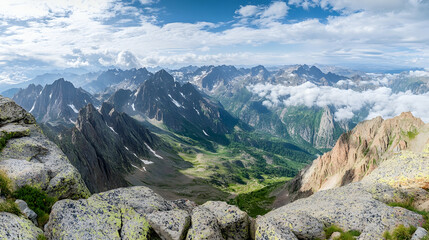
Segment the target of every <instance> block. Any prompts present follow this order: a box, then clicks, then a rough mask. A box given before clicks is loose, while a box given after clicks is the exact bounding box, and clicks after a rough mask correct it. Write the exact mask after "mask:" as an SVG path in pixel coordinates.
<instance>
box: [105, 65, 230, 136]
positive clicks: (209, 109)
mask: <svg viewBox="0 0 429 240" xmlns="http://www.w3.org/2000/svg"><path fill="white" fill-rule="evenodd" d="M127 95H128V96H127ZM109 102H111V103H113V104H114V105H115V106H116V107H121V108H120V109H121V110H122V111H125V112H127V113H130V114H131V115H135V114H137V113H142V114H144V116H145V117H147V118H149V119H155V120H157V121H161V122H162V123H163V124H165V126H167V127H168V128H169V129H171V130H173V131H175V132H176V133H179V134H182V135H185V136H187V137H191V138H194V139H200V140H201V141H207V139H208V140H214V141H219V142H223V143H225V142H226V141H227V140H226V138H225V137H224V135H225V134H226V133H230V132H232V130H233V128H234V126H235V125H236V124H237V120H236V119H234V118H233V117H232V116H231V115H230V114H229V113H228V112H227V111H225V110H224V109H223V107H222V106H220V105H218V104H216V103H214V102H212V101H210V100H209V99H208V98H205V97H203V96H202V95H201V93H200V92H198V91H197V90H196V89H195V88H194V87H193V86H192V85H191V84H189V83H187V84H184V85H181V84H180V83H178V82H175V81H174V79H173V77H172V76H171V75H170V74H168V73H167V72H166V71H164V70H161V71H159V72H157V73H156V74H155V75H154V76H153V77H151V78H150V79H148V80H147V81H145V82H144V83H143V84H142V85H141V86H140V87H139V88H138V89H137V90H136V91H134V92H125V91H123V90H120V91H118V92H117V93H116V94H114V95H113V96H112V97H111V98H110V99H109Z"/></svg>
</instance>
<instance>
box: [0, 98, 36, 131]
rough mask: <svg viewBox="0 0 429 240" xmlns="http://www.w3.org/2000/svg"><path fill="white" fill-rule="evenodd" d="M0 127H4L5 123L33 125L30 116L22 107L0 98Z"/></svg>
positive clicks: (32, 119)
mask: <svg viewBox="0 0 429 240" xmlns="http://www.w3.org/2000/svg"><path fill="white" fill-rule="evenodd" d="M0 122H1V124H0V125H5V124H7V123H13V122H14V123H25V124H32V123H35V122H36V120H35V119H34V117H33V116H31V114H29V113H27V111H25V110H24V109H23V108H22V107H20V106H19V105H18V104H16V103H15V102H14V101H12V100H11V99H9V98H5V97H2V96H0Z"/></svg>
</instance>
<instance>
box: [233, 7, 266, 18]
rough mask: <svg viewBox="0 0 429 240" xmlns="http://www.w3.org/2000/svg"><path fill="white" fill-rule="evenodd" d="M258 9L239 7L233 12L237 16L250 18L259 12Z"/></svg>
mask: <svg viewBox="0 0 429 240" xmlns="http://www.w3.org/2000/svg"><path fill="white" fill-rule="evenodd" d="M259 9H260V7H258V6H255V5H246V6H240V8H239V9H238V10H237V11H235V13H236V14H239V15H240V16H242V17H251V16H254V15H256V13H258V12H259Z"/></svg>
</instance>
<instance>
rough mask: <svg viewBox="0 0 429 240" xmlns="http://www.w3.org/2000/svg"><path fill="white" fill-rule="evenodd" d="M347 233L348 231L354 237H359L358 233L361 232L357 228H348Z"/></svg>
mask: <svg viewBox="0 0 429 240" xmlns="http://www.w3.org/2000/svg"><path fill="white" fill-rule="evenodd" d="M347 233H349V234H351V235H352V236H355V237H359V236H360V234H361V232H359V231H358V230H350V231H348V232H347Z"/></svg>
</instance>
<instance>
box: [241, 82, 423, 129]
mask: <svg viewBox="0 0 429 240" xmlns="http://www.w3.org/2000/svg"><path fill="white" fill-rule="evenodd" d="M248 89H249V90H250V91H251V92H253V93H254V94H257V95H258V96H259V97H261V98H263V99H264V101H263V104H264V105H265V106H267V107H270V108H272V107H277V106H307V107H313V106H317V107H324V106H334V107H335V109H336V111H335V119H336V120H346V119H351V118H352V117H353V116H355V114H356V113H357V112H359V111H360V110H362V109H368V110H369V114H368V116H367V119H371V118H374V117H377V116H382V117H383V118H391V117H394V116H397V115H399V114H400V113H402V112H407V111H410V112H412V113H413V114H414V115H415V116H417V117H420V118H421V119H422V120H423V121H424V122H429V111H428V106H429V93H425V94H421V95H417V94H413V93H411V92H410V91H407V92H399V93H393V92H392V89H390V88H387V87H380V88H377V89H375V90H366V91H362V92H358V91H353V90H350V89H348V90H345V89H339V88H335V87H329V86H322V87H319V86H316V85H314V84H313V83H310V82H306V83H304V84H302V85H299V86H283V85H273V84H256V85H253V86H250V87H248Z"/></svg>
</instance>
